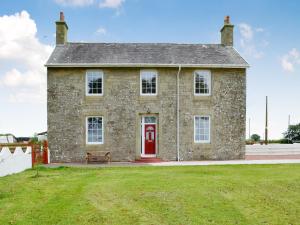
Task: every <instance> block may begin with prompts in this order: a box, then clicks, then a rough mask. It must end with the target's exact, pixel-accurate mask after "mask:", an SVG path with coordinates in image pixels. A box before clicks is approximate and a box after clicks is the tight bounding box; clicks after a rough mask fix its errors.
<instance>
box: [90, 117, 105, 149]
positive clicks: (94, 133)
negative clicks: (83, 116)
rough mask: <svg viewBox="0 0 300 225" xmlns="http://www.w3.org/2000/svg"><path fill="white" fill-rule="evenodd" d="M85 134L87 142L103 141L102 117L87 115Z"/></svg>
mask: <svg viewBox="0 0 300 225" xmlns="http://www.w3.org/2000/svg"><path fill="white" fill-rule="evenodd" d="M87 129H88V130H87V135H88V137H87V138H88V142H89V143H93V142H94V143H102V141H103V123H102V117H88V119H87Z"/></svg>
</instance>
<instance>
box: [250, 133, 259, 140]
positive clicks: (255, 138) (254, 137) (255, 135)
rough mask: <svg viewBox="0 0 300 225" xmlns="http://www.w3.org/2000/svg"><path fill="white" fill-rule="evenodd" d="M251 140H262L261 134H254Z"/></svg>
mask: <svg viewBox="0 0 300 225" xmlns="http://www.w3.org/2000/svg"><path fill="white" fill-rule="evenodd" d="M251 140H253V141H255V142H258V141H260V136H259V135H258V134H252V135H251Z"/></svg>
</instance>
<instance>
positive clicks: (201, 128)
mask: <svg viewBox="0 0 300 225" xmlns="http://www.w3.org/2000/svg"><path fill="white" fill-rule="evenodd" d="M233 29H234V26H233V25H232V24H231V23H230V20H229V16H227V17H225V20H224V25H223V27H222V29H221V43H220V44H177V43H81V42H78V43H75V42H68V39H67V32H68V26H67V23H66V22H65V19H64V15H63V13H61V14H60V19H59V21H57V22H56V47H55V49H54V51H53V53H52V55H51V56H50V58H49V60H48V62H47V63H46V67H47V79H48V88H47V96H48V101H47V107H48V109H47V110H48V140H49V148H50V150H51V160H52V162H82V161H83V160H84V159H85V155H86V152H87V151H110V152H111V157H112V161H134V160H138V159H141V158H144V157H152V158H154V157H155V158H159V159H163V160H206V159H209V160H229V159H241V158H244V154H245V143H244V142H245V113H246V69H247V68H248V67H249V65H248V64H247V62H246V61H245V60H244V59H243V58H242V57H241V56H240V55H239V53H238V52H237V51H236V50H235V49H234V47H233V43H234V42H233Z"/></svg>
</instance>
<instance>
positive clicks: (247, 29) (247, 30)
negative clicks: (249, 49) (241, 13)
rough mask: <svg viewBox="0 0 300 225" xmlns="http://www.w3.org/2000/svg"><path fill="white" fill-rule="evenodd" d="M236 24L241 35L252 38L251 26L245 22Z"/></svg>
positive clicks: (247, 38)
mask: <svg viewBox="0 0 300 225" xmlns="http://www.w3.org/2000/svg"><path fill="white" fill-rule="evenodd" d="M238 26H239V29H240V32H241V35H242V37H243V38H244V39H246V40H252V38H253V30H252V27H251V26H250V25H248V24H246V23H241V24H239V25H238Z"/></svg>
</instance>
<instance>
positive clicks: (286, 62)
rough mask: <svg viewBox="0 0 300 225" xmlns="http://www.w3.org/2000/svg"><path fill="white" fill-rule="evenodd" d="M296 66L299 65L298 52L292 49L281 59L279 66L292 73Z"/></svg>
mask: <svg viewBox="0 0 300 225" xmlns="http://www.w3.org/2000/svg"><path fill="white" fill-rule="evenodd" d="M296 65H300V52H299V51H298V50H297V49H296V48H293V49H292V50H290V51H289V52H288V53H287V54H285V55H284V56H282V57H281V66H282V68H283V69H284V70H285V71H287V72H294V71H295V66H296Z"/></svg>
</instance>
